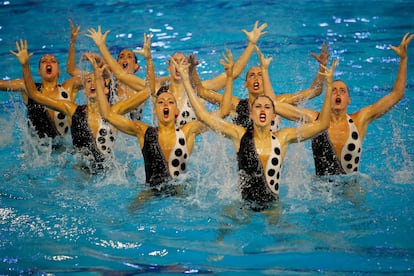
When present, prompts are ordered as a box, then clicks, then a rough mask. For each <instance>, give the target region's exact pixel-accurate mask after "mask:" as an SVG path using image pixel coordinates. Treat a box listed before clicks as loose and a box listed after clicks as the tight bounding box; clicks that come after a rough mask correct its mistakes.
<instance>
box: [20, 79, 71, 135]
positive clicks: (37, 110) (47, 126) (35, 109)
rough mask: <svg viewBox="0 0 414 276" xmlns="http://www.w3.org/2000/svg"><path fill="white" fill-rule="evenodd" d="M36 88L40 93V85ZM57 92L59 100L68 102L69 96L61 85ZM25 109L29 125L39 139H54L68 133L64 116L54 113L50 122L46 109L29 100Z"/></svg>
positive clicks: (67, 124)
mask: <svg viewBox="0 0 414 276" xmlns="http://www.w3.org/2000/svg"><path fill="white" fill-rule="evenodd" d="M36 87H37V90H38V91H39V92H41V91H42V85H41V83H36ZM58 91H59V97H58V98H59V99H62V100H70V96H69V94H68V93H67V92H66V91H65V89H64V88H63V87H62V86H61V85H58ZM26 107H27V117H28V119H29V124H31V125H32V126H33V127H34V129H35V131H36V133H37V135H38V136H39V137H40V138H44V137H51V138H55V137H56V136H60V135H64V134H66V133H67V132H68V130H69V123H68V120H67V118H66V115H65V114H63V113H60V112H57V111H55V112H54V120H52V119H51V118H50V115H49V112H48V109H47V108H46V107H45V106H44V105H41V104H38V103H36V102H35V101H33V100H32V99H31V98H29V100H28V102H27V105H26Z"/></svg>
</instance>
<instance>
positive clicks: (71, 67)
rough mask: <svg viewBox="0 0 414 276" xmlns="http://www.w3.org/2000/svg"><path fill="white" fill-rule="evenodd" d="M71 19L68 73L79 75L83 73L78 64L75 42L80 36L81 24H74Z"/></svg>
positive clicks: (67, 62)
mask: <svg viewBox="0 0 414 276" xmlns="http://www.w3.org/2000/svg"><path fill="white" fill-rule="evenodd" d="M68 20H69V27H70V42H69V51H68V58H67V61H66V73H68V74H69V75H71V76H78V75H81V73H82V70H81V69H80V68H78V67H77V66H76V50H75V44H76V40H77V39H78V36H79V34H80V32H79V31H80V25H76V26H74V25H73V22H72V20H71V19H68Z"/></svg>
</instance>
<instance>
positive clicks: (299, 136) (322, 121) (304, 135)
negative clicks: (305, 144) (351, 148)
mask: <svg viewBox="0 0 414 276" xmlns="http://www.w3.org/2000/svg"><path fill="white" fill-rule="evenodd" d="M336 65H337V60H334V61H333V63H332V67H331V68H330V69H329V68H327V67H325V73H322V72H321V74H324V75H325V76H326V93H325V97H324V101H323V106H322V109H321V112H320V114H319V117H318V119H317V120H315V121H313V122H309V123H306V124H303V125H301V126H299V127H298V128H285V129H282V130H280V131H279V132H278V134H277V135H278V137H279V139H280V140H281V141H283V144H284V145H283V146H284V147H285V146H286V145H287V144H291V143H297V142H300V141H304V140H307V139H310V138H312V137H314V136H316V135H317V134H319V133H321V132H322V131H324V130H326V129H327V128H328V127H329V122H330V114H331V96H332V82H333V80H332V79H333V74H334V71H335V67H336Z"/></svg>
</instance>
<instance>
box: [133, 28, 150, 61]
mask: <svg viewBox="0 0 414 276" xmlns="http://www.w3.org/2000/svg"><path fill="white" fill-rule="evenodd" d="M151 38H152V33H150V34H149V35H148V36H147V34H145V33H144V45H143V46H142V49H140V50H132V51H133V52H134V53H137V54H140V55H141V56H143V57H144V58H150V57H151Z"/></svg>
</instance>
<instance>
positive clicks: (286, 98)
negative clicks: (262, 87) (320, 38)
mask: <svg viewBox="0 0 414 276" xmlns="http://www.w3.org/2000/svg"><path fill="white" fill-rule="evenodd" d="M310 55H311V56H312V57H313V58H315V59H316V60H317V61H318V62H319V70H318V72H317V73H316V77H315V79H314V80H313V83H312V85H311V87H310V88H307V89H304V90H301V91H298V92H296V93H294V94H289V93H286V94H280V95H278V96H276V101H278V102H284V103H290V104H295V105H296V104H299V103H301V102H303V101H305V100H308V99H312V98H314V97H316V96H319V95H320V94H321V93H322V90H323V84H324V81H325V76H324V75H323V74H319V73H320V72H323V71H324V67H323V66H326V65H327V64H328V61H329V56H330V54H329V45H328V46H325V43H323V44H322V48H321V53H320V54H319V55H316V54H315V53H311V54H310Z"/></svg>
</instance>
